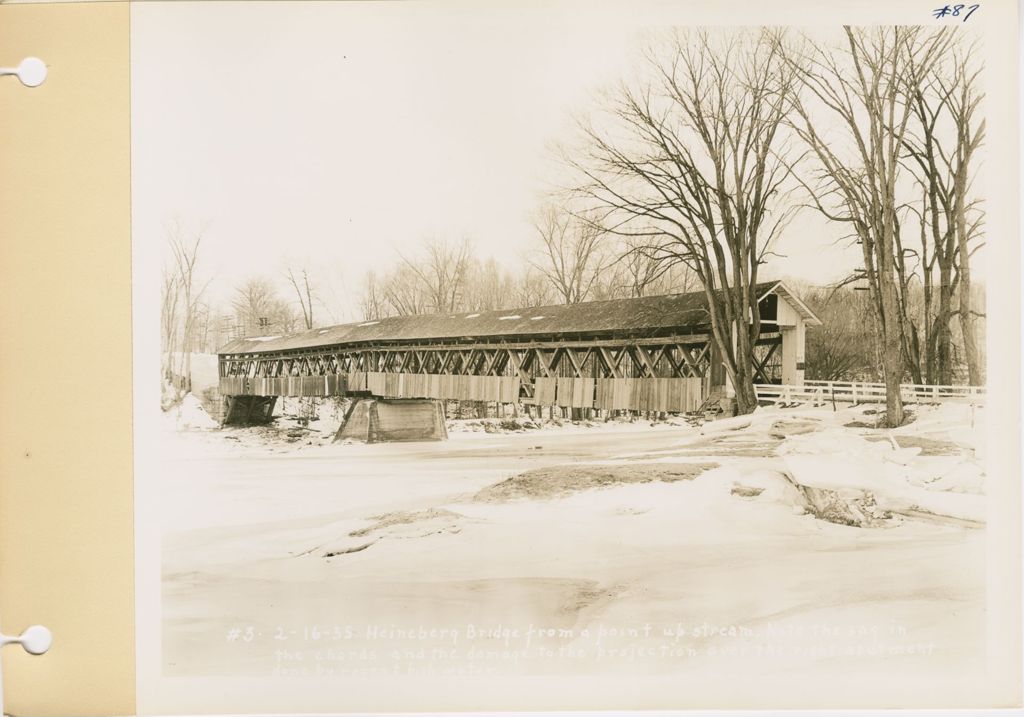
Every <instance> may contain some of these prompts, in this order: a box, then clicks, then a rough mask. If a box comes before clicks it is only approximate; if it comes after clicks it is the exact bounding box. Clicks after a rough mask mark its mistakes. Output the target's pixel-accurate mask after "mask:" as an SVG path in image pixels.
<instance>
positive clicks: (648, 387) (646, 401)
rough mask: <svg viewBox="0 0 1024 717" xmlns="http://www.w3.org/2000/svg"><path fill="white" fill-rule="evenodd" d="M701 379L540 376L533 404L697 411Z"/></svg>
mask: <svg viewBox="0 0 1024 717" xmlns="http://www.w3.org/2000/svg"><path fill="white" fill-rule="evenodd" d="M702 400H703V395H702V380H701V379H700V378H596V379H595V378H537V379H535V380H534V396H533V399H531V400H530V401H529V402H530V403H535V404H537V405H540V406H561V407H563V408H598V409H601V410H605V411H615V410H622V411H660V412H665V413H687V412H690V411H696V410H697V409H698V408H699V407H700V404H701V401H702Z"/></svg>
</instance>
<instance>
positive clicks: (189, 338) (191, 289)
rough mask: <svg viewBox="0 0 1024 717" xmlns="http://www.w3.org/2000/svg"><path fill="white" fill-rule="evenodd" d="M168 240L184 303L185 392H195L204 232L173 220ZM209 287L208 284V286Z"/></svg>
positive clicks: (183, 368)
mask: <svg viewBox="0 0 1024 717" xmlns="http://www.w3.org/2000/svg"><path fill="white" fill-rule="evenodd" d="M167 240H168V244H169V246H170V249H171V258H172V271H173V275H174V281H175V283H176V284H177V292H178V296H180V300H181V332H182V333H181V335H182V338H181V353H182V359H181V361H182V362H181V376H182V380H183V382H184V385H183V386H182V389H183V390H184V391H185V392H186V393H187V392H189V391H191V390H192V350H193V341H194V331H195V324H196V318H197V316H198V313H199V304H200V299H201V298H202V295H203V293H204V292H205V290H206V286H202V287H200V286H198V285H197V281H198V275H197V266H198V263H199V245H200V244H201V243H202V240H203V233H202V230H188V229H186V228H185V227H184V226H183V225H182V224H181V222H179V221H178V220H173V221H172V222H171V223H170V225H169V226H168V229H167ZM207 285H208V284H207Z"/></svg>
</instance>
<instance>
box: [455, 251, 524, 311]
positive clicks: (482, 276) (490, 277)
mask: <svg viewBox="0 0 1024 717" xmlns="http://www.w3.org/2000/svg"><path fill="white" fill-rule="evenodd" d="M514 286H515V279H514V277H513V276H512V275H511V274H510V273H509V272H507V271H503V270H502V269H501V267H500V266H499V265H498V262H496V261H495V260H494V259H487V260H486V261H478V260H473V261H472V262H471V263H470V269H469V271H468V272H467V276H466V281H465V289H464V291H463V296H462V300H461V301H460V302H459V304H458V306H457V307H456V308H457V309H458V310H461V311H497V310H499V309H510V308H514V306H515V304H514V303H513V299H514V296H515V290H514Z"/></svg>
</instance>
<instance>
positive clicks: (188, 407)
mask: <svg viewBox="0 0 1024 717" xmlns="http://www.w3.org/2000/svg"><path fill="white" fill-rule="evenodd" d="M165 415H166V416H167V418H168V421H169V422H170V424H171V426H172V428H173V430H178V431H187V430H195V429H200V430H208V429H211V428H217V427H218V423H217V422H216V421H215V420H213V419H212V418H210V414H208V413H207V412H206V409H205V408H203V404H202V403H200V402H199V399H198V398H196V397H195V396H193V395H192V394H191V393H188V394H185V397H184V398H183V399H181V403H179V404H178V405H177V406H175V407H174V408H172V409H170V410H169V411H167V413H166V414H165Z"/></svg>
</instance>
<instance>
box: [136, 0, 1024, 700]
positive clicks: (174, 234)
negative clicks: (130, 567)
mask: <svg viewBox="0 0 1024 717" xmlns="http://www.w3.org/2000/svg"><path fill="white" fill-rule="evenodd" d="M808 5H809V4H807V3H794V4H792V5H790V6H787V8H788V9H787V10H786V11H785V12H783V11H780V12H779V13H778V15H777V17H776V18H775V19H769V17H768V16H767V15H765V14H763V13H762V14H756V15H750V16H749V17H748V18H747V19H743V18H742V17H735V16H731V15H729V14H728V13H727V12H726V10H727V8H726V7H724V6H723V7H722V8H718V9H717V10H714V11H713V10H710V9H704V10H702V11H700V12H694V13H691V12H690V9H691V8H689V7H688V6H687V4H684V3H676V4H672V3H654V2H641V3H637V4H635V5H634V4H630V3H625V2H622V3H601V4H596V3H595V4H584V3H577V2H571V1H566V2H555V3H550V4H539V3H522V4H513V3H494V4H490V3H488V4H471V3H461V2H422V3H420V2H417V3H412V2H337V3H331V2H327V3H304V2H299V3H275V2H260V3H255V2H253V3H249V2H237V3H160V2H154V3H141V4H137V5H134V6H133V7H132V25H131V31H132V47H131V53H132V55H131V59H132V64H131V70H132V77H131V82H132V87H131V91H132V98H131V99H132V126H131V131H132V160H131V161H132V234H133V240H132V241H133V286H134V297H133V302H134V303H133V312H134V326H135V334H134V341H135V343H136V361H135V390H136V404H135V406H136V416H135V421H136V444H135V445H136V448H135V452H136V458H135V461H136V476H135V486H136V488H135V490H136V531H137V547H136V565H137V571H138V572H137V581H138V582H137V585H138V596H137V621H138V628H137V629H138V636H139V637H138V639H139V654H138V665H139V678H138V679H139V698H138V699H139V711H140V713H159V712H168V711H172V712H178V713H190V712H199V711H208V712H209V711H220V712H237V711H245V712H281V711H292V710H298V711H310V712H312V711H332V712H340V711H397V710H406V711H439V710H455V709H461V710H467V709H470V710H504V709H520V710H523V709H544V710H555V709H576V710H579V709H591V710H594V709H686V708H706V709H712V708H713V709H725V708H731V709H739V708H764V709H767V708H776V709H777V708H787V707H805V708H817V709H825V708H884V707H929V708H939V707H1012V706H1014V705H1019V703H1020V702H1019V701H1020V681H1019V674H1018V677H1016V678H1013V677H1012V675H1013V674H1016V672H1015V668H1014V662H1013V659H1012V656H1013V655H1016V659H1018V660H1019V639H1020V632H1019V628H1020V624H1019V616H1017V617H1013V614H1010V618H1008V621H1006V622H1001V623H999V622H997V621H998V619H999V617H998V616H1000V615H1003V614H1004V613H1003V612H1000V610H1002V609H1003V608H1002V603H1001V602H999V601H1001V600H1003V599H1004V598H1005V599H1009V600H1011V601H1012V598H1013V595H1014V594H1017V595H1018V596H1019V573H1018V574H1017V575H1016V576H1014V575H1003V574H997V573H996V572H995V571H994V570H993V569H992V567H991V566H992V565H993V563H992V560H993V557H992V556H993V555H994V552H993V551H995V550H1002V551H1012V550H1016V549H1018V542H1019V532H1017V531H1019V510H1018V507H1017V505H1016V504H1014V503H1012V501H1005V500H994V496H996V495H1004V496H1005V495H1010V496H1018V497H1019V482H1020V476H1019V475H1016V474H1013V473H1012V472H1008V471H1007V470H1006V469H1004V468H1003V466H1004V464H1005V463H1006V462H1007V461H1010V458H1009V456H1010V454H1011V453H1012V454H1016V452H1017V451H1018V450H1019V446H1016V445H1006V444H1005V442H1001V441H1002V439H999V440H996V439H994V438H993V436H995V435H999V436H1003V435H1005V433H999V434H996V433H993V431H995V430H1003V429H996V428H993V426H994V425H995V424H997V423H998V422H999V416H998V415H994V414H993V412H992V403H991V401H992V400H993V397H992V396H990V392H992V393H998V392H999V391H1000V384H999V383H998V381H997V382H996V383H993V384H992V385H990V382H992V381H996V378H994V377H998V376H1001V375H1002V374H999V373H998V371H1000V370H1003V371H1005V368H1002V369H997V368H994V366H996V364H995V363H993V362H994V361H1001V360H1004V359H1006V357H1007V356H1009V355H1010V354H1003V353H1002V351H1001V349H1000V348H999V347H1000V346H1002V345H1004V344H1003V343H1000V342H1005V343H1010V342H1013V343H1016V342H1018V341H1019V335H1018V328H1017V327H1016V326H1008V325H1006V324H1005V322H1003V323H998V322H997V321H996V320H993V319H992V318H991V317H992V316H993V314H992V311H993V310H994V311H996V312H998V311H999V307H998V304H999V303H1000V301H1001V299H997V298H996V297H1002V296H1006V294H1005V292H1006V291H1007V290H1008V287H1006V286H1005V283H1004V284H1003V285H1000V283H999V282H1000V279H997V278H994V277H997V276H1002V274H997V273H993V271H992V270H990V268H989V267H990V266H992V265H998V264H999V263H1000V262H1004V261H1005V257H1006V256H1015V255H1013V254H1007V252H1012V251H1016V249H1011V248H1007V247H1008V245H1012V244H1014V243H1015V242H1016V241H1017V240H1016V238H1015V236H1014V235H1013V234H1008V233H1006V232H1005V231H998V232H996V231H993V229H992V228H993V225H995V226H998V227H1005V226H1007V221H1009V222H1012V221H1014V219H1013V217H1015V216H1016V206H1015V204H1014V202H1015V200H1016V197H1015V196H1014V197H1011V198H1010V199H1009V203H1007V200H1006V199H1005V198H1003V197H1002V196H1001V195H1000V194H999V192H1001V191H1003V190H1004V189H1006V187H1005V186H1003V187H1000V184H1001V182H1002V180H1001V179H1000V176H999V175H998V174H997V173H995V172H994V171H992V167H993V165H994V164H995V166H1000V165H999V164H998V162H999V161H1000V158H999V156H997V155H999V154H1000V153H1002V152H1003V149H1002V148H1001V147H1002V146H1003V145H1001V144H1000V143H999V142H998V141H996V142H994V141H993V138H992V132H993V129H992V128H993V126H995V127H997V128H1005V126H1006V121H1005V119H1004V120H1003V123H1002V124H999V118H998V117H996V115H998V114H999V113H1000V112H1002V113H1003V115H1004V116H1005V114H1006V113H1005V110H1000V109H997V108H1005V106H1007V105H1006V104H1005V103H1007V102H1009V103H1011V105H1012V108H1013V110H1014V111H1015V110H1016V98H1015V97H1002V98H999V97H996V98H994V97H993V92H992V88H993V87H994V86H996V87H1001V85H998V84H997V83H996V80H995V79H994V75H993V72H994V70H995V68H994V67H992V60H991V58H992V57H993V56H994V50H993V49H992V47H991V46H990V45H989V44H988V41H989V40H988V38H989V35H990V34H991V28H992V22H993V21H994V20H995V19H996V18H997V17H998V11H1002V10H1003V9H1004V8H1002V7H1000V6H999V5H998V4H996V3H993V4H992V6H988V5H985V6H984V7H983V6H982V5H952V6H941V5H940V4H939V3H932V4H920V5H919V6H917V7H916V8H915V7H914V6H913V4H909V5H908V8H907V12H906V14H901V15H900V16H899V18H898V19H894V20H893V21H888V20H886V19H885V18H886V16H885V15H879V14H876V15H875V19H873V20H872V19H870V17H869V16H868V15H855V16H854V17H853V18H847V17H844V16H841V15H835V16H832V17H830V16H829V15H828V14H827V13H825V11H824V9H822V8H819V9H818V11H816V12H815V13H814V14H813V20H812V19H810V17H811V16H810V15H809V14H808V13H810V9H809V7H808ZM932 5H935V7H932ZM738 6H739V4H738V5H737V7H738ZM743 7H746V5H745V4H744V5H743ZM987 12H990V13H991V17H988V18H987V17H986V13H987ZM716 13H717V14H716ZM801 17H806V18H808V19H807V20H805V21H802V20H801V19H800V18H801ZM854 20H856V22H854ZM999 131H1002V129H999ZM1014 146H1015V145H1014ZM1013 171H1014V172H1016V167H1015V166H1014V167H1013ZM1007 207H1012V212H1013V214H1012V216H1011V218H1010V219H1009V220H1007V219H1006V218H1005V216H1004V215H1005V214H1006V212H1007ZM1010 226H1012V224H1010ZM1000 245H1002V246H1000ZM1000 292H1004V293H1000ZM993 307H994V308H993ZM997 315H1002V314H997ZM993 347H994V348H993ZM1013 350H1014V351H1016V348H1014V349H1013ZM993 355H994V357H993ZM1000 366H1005V364H1000ZM1013 370H1014V371H1018V370H1019V369H1018V368H1016V367H1014V369H1013ZM1007 385H1011V384H1007ZM1012 385H1015V384H1012ZM996 400H998V397H996ZM1012 400H1016V398H1015V397H1014V398H1012ZM1006 430H1011V431H1012V426H1011V427H1010V428H1009V429H1006ZM1000 491H1002V492H1001V493H1000ZM996 506H1002V507H999V508H997V507H996ZM994 510H998V511H999V514H1000V516H1002V517H1000V518H998V519H999V520H1002V521H1003V523H1001V525H1002V526H1003V527H1001V528H999V529H998V531H996V532H992V530H991V528H990V522H992V521H993V520H997V518H994V517H993V511H994ZM1005 511H1009V512H1008V513H1006V512H1005ZM1007 515H1009V516H1010V517H1009V518H1007V517H1006V516H1007ZM1007 520H1011V521H1016V522H1013V523H1012V525H1010V526H1009V527H1007V525H1006V521H1007ZM1007 531H1009V532H1007ZM1013 535H1016V536H1017V537H1016V539H1015V540H1016V541H1017V542H1014V540H1013V539H1009V537H1012V536H1013ZM1008 536H1009V537H1008ZM999 581H1008V583H1007V582H999ZM1006 584H1009V585H1010V587H1009V588H1005V587H998V588H997V587H995V586H996V585H1006ZM994 635H998V636H999V637H998V639H999V640H1004V641H1005V642H1006V644H1008V645H1010V646H1011V647H1012V649H1011V650H1010V652H1009V654H1010V655H1011V658H1010V661H1009V662H1007V661H1005V660H1003V661H1000V662H999V664H1000V667H999V668H998V669H995V670H994V671H993V668H992V664H993V656H994V655H996V654H1000V655H1001V654H1003V653H1002V652H1000V650H1001V649H1002V648H997V646H996V642H994V641H993V640H994V639H996V638H994V637H993V636H994ZM999 644H1003V643H999ZM1016 666H1017V668H1019V661H1018V662H1017V663H1016ZM1007 675H1011V676H1010V677H1007ZM740 686H743V687H742V688H741V687H740Z"/></svg>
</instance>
